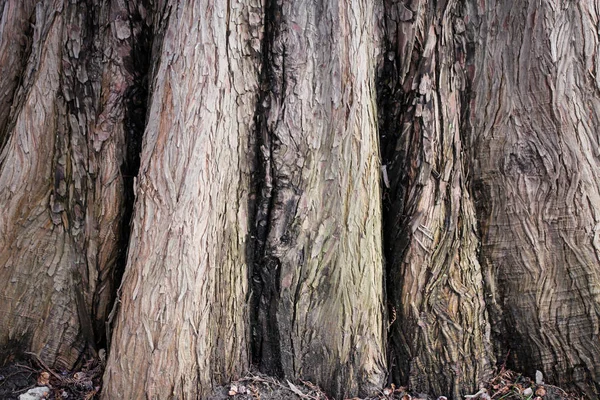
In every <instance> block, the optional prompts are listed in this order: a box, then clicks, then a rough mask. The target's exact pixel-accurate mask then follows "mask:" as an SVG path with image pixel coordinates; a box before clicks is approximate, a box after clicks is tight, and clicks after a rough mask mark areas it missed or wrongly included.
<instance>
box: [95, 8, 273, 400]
mask: <svg viewBox="0 0 600 400" xmlns="http://www.w3.org/2000/svg"><path fill="white" fill-rule="evenodd" d="M261 15H262V10H261V5H260V4H259V3H258V2H256V3H252V4H250V2H242V1H235V0H233V1H225V0H218V1H213V0H196V1H169V2H165V3H164V4H157V5H156V8H154V9H153V10H149V15H148V18H151V19H152V21H153V22H152V24H153V31H154V34H155V39H154V41H155V43H154V45H153V48H154V53H153V55H152V59H153V60H157V61H156V64H155V66H154V70H153V73H152V74H151V76H150V77H149V79H150V80H151V81H150V82H151V86H150V90H151V101H150V103H149V111H148V122H147V125H146V131H145V134H144V141H143V146H142V158H141V166H140V172H139V176H138V183H137V186H136V204H135V213H134V219H133V227H132V229H133V230H132V233H131V239H130V246H129V248H130V251H129V255H128V261H127V270H126V272H125V276H124V281H123V285H122V288H121V296H120V299H119V301H120V309H119V313H118V318H117V321H116V329H115V331H114V335H113V338H112V343H113V345H112V348H111V352H110V356H109V360H108V365H107V369H106V372H105V376H104V382H105V386H104V389H103V392H102V393H103V398H105V399H137V398H152V399H167V398H180V399H184V398H185V399H189V398H198V399H200V398H206V396H207V395H208V394H209V393H210V392H211V391H212V389H213V386H214V385H216V384H222V383H225V382H228V381H230V380H231V379H235V378H237V377H240V374H241V373H242V372H244V371H246V370H247V368H248V361H249V360H248V350H247V347H248V333H249V330H248V322H249V321H248V307H247V304H246V298H247V296H248V265H247V264H248V261H247V258H246V246H247V236H248V216H249V211H248V204H249V196H248V194H249V189H250V187H249V186H250V175H249V167H250V156H249V154H251V151H250V149H249V146H250V142H249V137H250V134H251V133H252V131H253V127H254V111H255V108H256V100H257V95H258V76H259V72H258V68H259V66H260V57H258V53H257V51H258V50H259V49H260V47H259V46H260V39H261V38H260V36H261V25H262V20H261V17H260V16H261Z"/></svg>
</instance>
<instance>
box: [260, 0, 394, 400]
mask: <svg viewBox="0 0 600 400" xmlns="http://www.w3.org/2000/svg"><path fill="white" fill-rule="evenodd" d="M373 14H374V10H373V2H371V1H363V0H354V1H347V2H341V1H340V2H337V1H328V0H319V1H293V0H288V1H281V2H272V4H271V8H270V9H269V14H268V15H267V24H268V25H267V31H266V38H267V41H266V43H267V44H266V47H265V49H264V51H265V52H266V65H265V67H264V68H265V71H264V74H265V76H264V79H265V85H266V93H264V96H263V97H264V98H263V101H262V102H261V107H262V109H259V113H262V115H260V118H261V126H260V132H259V134H260V135H261V136H260V139H259V142H260V150H261V155H260V157H261V162H262V163H263V169H262V171H263V174H264V176H263V179H262V182H263V186H262V197H261V198H260V199H259V202H258V206H259V209H258V217H257V221H256V224H257V227H258V232H257V235H258V243H257V249H258V250H257V254H258V256H257V260H256V263H255V270H254V279H255V281H256V282H257V283H258V284H257V285H256V288H257V290H256V291H257V295H258V298H257V299H256V300H257V302H258V310H257V314H256V315H255V320H256V324H257V328H256V329H257V334H256V337H255V338H254V340H255V341H256V342H257V343H256V344H255V345H256V346H255V355H256V357H257V358H258V360H259V362H260V366H261V368H262V369H263V370H265V371H268V372H271V373H275V374H279V375H281V374H282V375H284V376H286V377H288V378H289V379H296V378H302V379H308V380H310V381H312V382H313V383H316V384H318V385H321V386H322V387H324V388H325V390H326V391H327V392H328V393H331V394H333V395H334V396H336V398H346V397H351V396H356V395H358V394H362V395H365V394H373V393H374V392H375V390H377V389H378V388H380V387H381V386H382V384H383V383H384V378H385V371H386V367H385V327H384V300H383V271H382V249H381V210H380V187H379V174H380V163H379V154H378V152H379V150H378V137H377V125H376V104H375V102H376V99H375V84H374V83H375V82H374V67H375V65H374V59H375V54H376V51H377V46H378V43H377V42H376V41H375V40H374V38H375V35H374V33H375V28H374V19H373Z"/></svg>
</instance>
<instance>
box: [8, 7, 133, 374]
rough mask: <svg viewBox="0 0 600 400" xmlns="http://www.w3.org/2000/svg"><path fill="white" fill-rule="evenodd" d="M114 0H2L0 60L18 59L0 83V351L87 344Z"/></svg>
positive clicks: (44, 353)
mask: <svg viewBox="0 0 600 400" xmlns="http://www.w3.org/2000/svg"><path fill="white" fill-rule="evenodd" d="M16 4H19V5H18V6H17V5H16ZM122 7H123V5H122V4H119V3H117V2H115V3H114V4H113V5H112V6H109V5H106V6H105V7H96V6H94V5H92V4H91V3H85V2H76V3H74V2H63V1H58V0H56V1H45V2H39V3H36V5H35V7H32V5H31V4H30V2H5V3H4V4H3V9H2V11H3V14H2V21H3V24H4V25H3V26H4V28H3V29H2V36H1V37H0V48H2V49H6V52H3V54H2V55H3V57H2V58H1V59H0V69H2V70H4V71H5V70H9V71H10V70H11V68H14V69H16V68H17V67H18V66H19V65H24V68H23V69H22V70H20V71H18V72H16V73H14V72H12V73H7V74H6V75H3V76H2V80H1V83H0V88H1V89H2V96H4V97H3V99H2V101H3V102H9V101H10V102H11V104H12V105H11V108H10V111H9V112H8V113H7V111H6V108H2V111H1V112H0V128H2V133H0V139H1V140H0V142H2V141H4V143H5V145H4V147H3V149H2V153H1V155H0V204H2V208H3V212H2V214H0V281H1V282H5V285H6V286H5V288H4V290H3V293H2V307H1V309H2V313H0V346H2V349H3V351H2V352H3V358H4V357H6V356H7V355H8V354H9V353H12V352H14V351H15V349H16V348H17V349H20V350H30V351H34V352H36V353H39V354H40V356H41V357H42V359H43V360H45V361H46V362H47V363H48V364H50V365H57V366H61V367H70V366H72V365H73V363H74V362H75V361H76V360H77V358H78V357H79V355H80V354H81V352H83V351H84V350H86V347H87V346H88V345H89V346H90V347H91V348H92V349H93V346H95V339H94V336H95V334H98V333H99V332H98V329H99V328H101V327H102V326H103V322H104V320H105V318H106V310H107V307H108V305H109V302H110V297H111V296H112V290H111V285H112V276H111V272H112V270H113V268H114V260H115V259H116V255H117V252H118V248H117V246H116V245H117V243H118V237H119V233H120V225H119V224H120V218H121V215H122V212H121V203H122V196H121V195H122V190H123V183H122V180H121V177H120V171H119V166H120V164H121V162H122V160H123V152H122V150H121V149H122V147H123V142H124V134H123V128H122V119H123V107H122V104H121V101H120V99H121V97H122V95H123V93H124V90H125V89H126V88H127V82H128V79H129V77H130V74H129V73H128V72H127V71H125V69H124V67H123V61H122V55H123V54H128V52H129V45H130V44H129V43H128V42H127V41H121V40H119V39H120V38H119V37H118V34H116V33H115V30H114V21H115V19H116V18H117V15H118V14H119V13H121V12H122V11H123V10H122ZM15 8H17V11H15ZM111 21H112V24H111V23H110V22H111ZM29 23H31V24H32V25H33V27H32V28H31V31H29V30H28V28H27V26H28V25H29ZM107 24H108V27H107V28H106V30H102V31H99V27H100V26H102V27H104V26H107ZM27 41H28V42H29V43H28V44H26V43H24V42H27ZM106 49H111V52H108V51H107V52H106V53H105V52H104V50H106ZM19 57H22V61H19V60H18V59H19ZM11 64H16V65H11ZM19 74H20V75H19ZM16 76H19V81H18V83H15V81H14V79H15V77H16ZM12 93H14V95H13V94H12ZM11 96H12V97H11ZM101 160H102V162H101ZM93 322H97V324H94V323H93ZM94 327H96V332H94V330H93V328H94ZM100 332H101V331H100ZM3 361H4V360H0V362H3Z"/></svg>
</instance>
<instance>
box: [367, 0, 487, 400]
mask: <svg viewBox="0 0 600 400" xmlns="http://www.w3.org/2000/svg"><path fill="white" fill-rule="evenodd" d="M385 6H386V11H385V16H386V18H385V34H386V38H387V54H385V56H384V64H383V66H382V68H381V70H380V73H379V106H380V117H381V118H380V124H381V140H382V146H383V163H384V172H385V177H386V178H385V179H386V182H385V185H386V186H387V188H386V190H385V193H384V202H383V207H384V221H385V222H386V223H385V225H384V232H385V244H386V259H387V263H388V293H389V296H390V298H389V303H390V307H391V314H392V318H393V319H394V320H395V322H394V323H393V324H392V326H391V328H392V329H391V332H390V338H391V351H392V356H393V357H392V360H393V362H392V365H391V366H390V367H391V368H392V372H393V376H394V380H395V381H396V382H406V381H408V382H409V386H410V387H411V388H412V389H413V390H416V391H418V392H423V393H429V394H431V395H436V396H437V395H451V396H452V397H453V398H456V399H458V398H461V396H462V395H463V394H466V393H468V392H474V391H477V389H478V388H477V386H478V385H480V384H483V383H485V382H486V381H487V380H488V378H490V375H491V372H492V368H493V366H494V362H495V358H494V354H493V349H492V343H491V338H490V325H489V322H488V318H487V313H486V308H485V298H484V292H483V278H482V271H481V266H480V263H479V261H478V258H477V250H478V237H477V235H476V229H477V223H476V220H475V210H474V207H473V202H472V200H471V197H470V195H469V190H468V181H467V179H468V177H467V172H466V170H465V168H464V165H463V164H464V163H465V161H466V160H465V159H464V158H463V143H464V138H463V137H462V135H461V132H462V131H463V128H464V123H465V121H464V117H463V116H464V114H465V110H468V106H469V103H468V98H467V95H468V92H467V85H466V82H465V73H466V71H465V69H466V65H465V64H466V59H467V57H468V54H467V53H468V51H469V49H468V48H467V47H468V43H467V38H466V32H465V28H464V22H463V21H464V16H465V15H464V12H465V10H464V7H463V5H462V3H460V2H457V1H448V2H426V1H413V2H412V3H411V4H410V5H408V6H407V5H406V4H405V3H404V2H400V1H386V3H385Z"/></svg>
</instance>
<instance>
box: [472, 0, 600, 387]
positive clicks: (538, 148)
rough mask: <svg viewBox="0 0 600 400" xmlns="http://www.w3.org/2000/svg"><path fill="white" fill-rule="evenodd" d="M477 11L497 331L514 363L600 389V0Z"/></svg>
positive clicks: (476, 168) (485, 232) (479, 120)
mask: <svg viewBox="0 0 600 400" xmlns="http://www.w3.org/2000/svg"><path fill="white" fill-rule="evenodd" d="M474 10H476V11H477V14H478V15H475V16H476V17H477V23H479V24H480V26H481V28H480V29H479V30H478V32H477V35H478V36H477V38H476V39H477V41H478V43H479V46H478V47H477V53H476V57H475V58H474V60H473V64H474V86H473V93H474V94H475V98H474V99H473V102H472V108H471V113H470V119H471V122H472V130H471V135H472V138H471V143H472V146H473V149H474V150H473V153H472V161H471V162H472V165H473V167H472V171H473V188H474V192H475V200H476V204H477V209H478V219H479V221H480V226H481V239H482V252H481V260H482V262H483V264H484V267H485V269H486V271H487V273H486V278H487V283H488V286H489V289H488V292H489V294H490V297H489V298H488V299H487V300H488V304H489V307H490V310H492V311H493V312H492V317H493V321H494V323H493V327H494V332H495V334H496V341H497V342H498V343H499V344H502V345H503V346H502V348H501V350H500V351H501V352H502V353H507V352H508V351H510V357H509V361H510V363H511V365H513V366H514V368H517V369H519V370H523V371H525V372H527V373H529V374H532V373H534V372H535V370H536V369H537V370H540V371H542V372H543V373H544V375H545V376H546V377H548V380H549V381H552V382H555V383H557V384H567V385H571V384H577V385H579V386H580V387H581V388H583V389H585V390H586V391H587V393H588V395H590V397H597V393H596V392H595V389H594V385H592V382H593V384H595V385H596V388H597V387H598V385H599V384H600V375H599V374H600V341H599V340H598V338H599V330H600V324H599V316H600V297H599V291H598V287H599V285H600V258H599V256H600V238H599V236H598V235H599V233H598V226H599V225H598V222H599V220H600V189H599V182H600V181H599V180H598V173H597V171H598V170H599V167H600V163H599V161H598V158H597V150H596V149H597V147H598V141H599V136H598V132H597V128H598V126H600V118H599V117H600V101H599V100H600V97H599V94H600V92H599V88H600V81H599V80H598V78H597V74H598V66H599V65H600V58H599V57H600V56H599V54H598V46H599V43H598V31H597V21H598V17H599V15H598V4H597V2H594V1H581V2H569V1H541V2H540V1H526V2H520V3H518V4H515V3H513V2H507V1H501V2H498V3H495V4H492V3H489V4H487V5H485V7H484V6H483V5H482V6H479V5H478V7H477V8H476V9H474Z"/></svg>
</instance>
